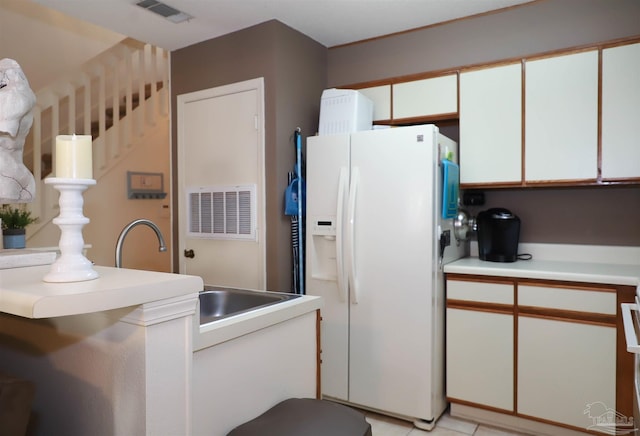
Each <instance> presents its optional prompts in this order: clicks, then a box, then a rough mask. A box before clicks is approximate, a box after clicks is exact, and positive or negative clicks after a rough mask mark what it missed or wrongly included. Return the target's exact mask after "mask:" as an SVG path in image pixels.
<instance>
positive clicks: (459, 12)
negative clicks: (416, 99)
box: [32, 0, 539, 50]
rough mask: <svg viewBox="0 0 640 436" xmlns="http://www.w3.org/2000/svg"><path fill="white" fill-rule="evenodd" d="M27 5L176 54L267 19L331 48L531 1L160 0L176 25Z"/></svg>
mask: <svg viewBox="0 0 640 436" xmlns="http://www.w3.org/2000/svg"><path fill="white" fill-rule="evenodd" d="M32 1H33V2H35V3H38V4H41V5H43V6H47V7H49V8H52V9H55V10H58V11H60V12H62V13H64V14H67V15H70V16H72V17H74V18H78V19H80V20H82V21H86V22H89V23H93V24H95V25H98V26H100V27H103V28H106V29H109V30H111V31H114V32H117V33H120V34H123V35H126V36H129V37H131V38H135V39H137V40H140V41H143V42H147V43H150V44H153V45H157V46H159V47H162V48H164V49H167V50H176V49H179V48H182V47H186V46H189V45H192V44H195V43H198V42H201V41H205V40H208V39H212V38H216V37H218V36H221V35H224V34H227V33H231V32H234V31H236V30H240V29H243V28H247V27H250V26H253V25H255V24H259V23H262V22H265V21H269V20H272V19H276V20H278V21H280V22H282V23H284V24H286V25H288V26H289V27H292V28H294V29H296V30H298V31H299V32H301V33H303V34H305V35H307V36H309V37H311V38H313V39H314V40H316V41H318V42H319V43H321V44H323V45H324V46H326V47H333V46H336V45H341V44H347V43H350V42H355V41H361V40H364V39H369V38H374V37H378V36H382V35H388V34H391V33H396V32H401V31H405V30H410V29H415V28H418V27H423V26H428V25H431V24H436V23H442V22H446V21H450V20H455V19H458V18H462V17H467V16H471V15H476V14H481V13H485V12H489V11H494V10H497V9H502V8H506V7H511V6H516V5H520V4H523V3H528V2H530V1H532V0H163V3H166V4H167V5H169V6H171V7H173V8H175V9H178V10H180V11H182V12H185V13H186V14H188V15H190V16H192V17H193V18H191V19H190V20H188V21H185V22H182V23H177V24H175V23H172V22H170V21H168V20H166V19H165V18H163V17H161V16H160V15H156V14H154V13H152V12H150V11H148V10H145V9H142V8H140V7H138V6H136V5H135V3H136V2H137V0H100V1H97V0H32ZM538 1H539V0H538Z"/></svg>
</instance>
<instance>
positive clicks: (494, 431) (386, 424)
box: [363, 411, 521, 436]
mask: <svg viewBox="0 0 640 436" xmlns="http://www.w3.org/2000/svg"><path fill="white" fill-rule="evenodd" d="M363 412H364V413H365V415H366V419H367V421H368V422H369V424H371V430H372V433H373V436H429V435H431V436H469V435H473V436H514V435H518V436H521V433H513V432H510V431H506V430H501V429H498V428H494V427H489V426H486V425H481V424H477V423H475V422H471V421H466V420H462V419H459V418H454V417H452V416H451V415H449V413H448V412H445V414H444V415H442V417H440V419H439V420H438V422H437V424H436V427H435V428H434V429H433V430H432V431H425V430H420V429H418V428H416V427H414V426H413V424H412V423H410V422H408V421H402V420H399V419H395V418H391V417H389V416H384V415H378V414H376V413H372V412H367V411H363Z"/></svg>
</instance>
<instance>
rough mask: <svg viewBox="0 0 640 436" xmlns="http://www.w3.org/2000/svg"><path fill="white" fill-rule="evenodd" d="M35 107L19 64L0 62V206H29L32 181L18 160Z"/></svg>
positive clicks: (33, 184) (32, 96) (32, 196)
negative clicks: (23, 204) (25, 204)
mask: <svg viewBox="0 0 640 436" xmlns="http://www.w3.org/2000/svg"><path fill="white" fill-rule="evenodd" d="M35 104H36V96H35V94H34V93H33V91H32V90H31V88H30V87H29V82H28V81H27V78H26V77H25V75H24V73H23V72H22V68H20V65H18V63H17V62H16V61H14V60H13V59H8V58H5V59H2V60H0V203H30V202H31V201H33V199H34V197H35V193H36V183H35V179H34V178H33V174H31V172H30V171H29V170H28V169H27V167H25V166H24V163H23V161H22V154H23V151H24V142H25V139H26V137H27V134H28V133H29V130H30V129H31V125H32V124H33V114H32V112H31V109H32V108H33V106H34V105H35Z"/></svg>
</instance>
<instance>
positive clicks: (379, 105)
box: [358, 85, 391, 121]
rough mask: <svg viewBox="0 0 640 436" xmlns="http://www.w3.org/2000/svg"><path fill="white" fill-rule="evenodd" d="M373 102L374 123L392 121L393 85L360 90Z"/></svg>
mask: <svg viewBox="0 0 640 436" xmlns="http://www.w3.org/2000/svg"><path fill="white" fill-rule="evenodd" d="M358 91H360V92H361V93H362V94H363V95H364V96H365V97H367V98H369V99H370V100H371V101H372V102H373V121H380V120H390V119H391V85H382V86H372V87H371V88H362V89H358Z"/></svg>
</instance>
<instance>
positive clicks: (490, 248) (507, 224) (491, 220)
mask: <svg viewBox="0 0 640 436" xmlns="http://www.w3.org/2000/svg"><path fill="white" fill-rule="evenodd" d="M476 225H477V228H478V254H479V256H480V259H481V260H488V261H491V262H515V261H516V260H517V258H518V241H519V239H520V218H518V217H517V216H516V215H514V214H513V213H511V211H510V210H508V209H502V208H493V209H488V210H484V211H482V212H480V213H479V214H478V216H477V217H476Z"/></svg>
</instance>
